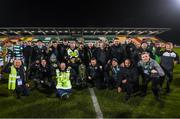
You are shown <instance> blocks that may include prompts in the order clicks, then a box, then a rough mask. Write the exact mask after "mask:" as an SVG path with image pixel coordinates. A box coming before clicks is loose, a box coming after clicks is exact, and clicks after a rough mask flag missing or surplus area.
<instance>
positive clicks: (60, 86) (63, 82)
mask: <svg viewBox="0 0 180 119" xmlns="http://www.w3.org/2000/svg"><path fill="white" fill-rule="evenodd" d="M56 79H57V83H56V89H57V97H61V98H63V99H67V98H69V96H70V94H71V93H72V85H71V80H73V72H72V69H70V68H67V67H66V64H65V63H61V64H60V65H59V68H58V69H56Z"/></svg>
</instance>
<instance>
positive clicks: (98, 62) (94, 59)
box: [0, 38, 179, 100]
mask: <svg viewBox="0 0 180 119" xmlns="http://www.w3.org/2000/svg"><path fill="white" fill-rule="evenodd" d="M4 50H5V53H3V52H4ZM3 54H5V55H3ZM178 63H179V56H178V54H177V53H176V52H174V51H173V44H172V43H170V42H167V43H165V47H161V45H158V44H154V43H153V42H149V41H148V40H143V41H142V43H141V44H137V45H135V44H134V43H133V42H132V40H131V38H128V39H127V40H126V42H125V43H123V44H121V43H120V42H119V40H118V39H117V38H115V39H114V40H113V41H110V42H105V41H102V40H98V42H97V43H96V44H95V43H92V42H89V43H87V44H85V43H83V42H78V41H71V42H69V41H68V40H63V41H62V42H58V41H57V40H56V39H53V40H52V41H51V43H49V44H45V43H43V42H42V41H41V40H38V41H36V42H33V43H32V42H31V41H28V42H24V43H21V42H16V43H14V44H13V43H11V42H9V43H6V44H1V46H0V67H1V75H0V76H1V80H2V81H3V80H5V81H6V78H5V77H4V73H8V74H9V78H8V89H9V90H13V91H15V94H16V96H17V98H20V97H21V95H29V93H30V91H29V89H32V88H33V89H38V90H42V89H43V90H45V91H50V94H52V93H54V92H56V96H57V97H61V98H65V99H66V98H69V96H70V94H71V93H72V89H73V88H78V89H81V88H86V87H90V88H92V87H96V88H97V89H105V88H108V89H117V92H119V93H120V92H125V93H126V95H125V100H129V98H130V97H131V96H132V94H133V93H136V92H140V96H146V94H147V87H148V84H149V82H152V92H153V94H154V96H155V98H156V99H157V100H160V94H161V91H162V90H161V89H162V87H163V82H164V80H166V93H167V94H170V91H171V90H170V83H171V81H172V80H173V68H174V64H178Z"/></svg>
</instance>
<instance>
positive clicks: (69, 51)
mask: <svg viewBox="0 0 180 119" xmlns="http://www.w3.org/2000/svg"><path fill="white" fill-rule="evenodd" d="M67 53H68V55H69V56H70V58H72V57H78V56H79V52H78V50H77V49H75V50H74V51H73V50H71V49H70V48H69V49H68V50H67Z"/></svg>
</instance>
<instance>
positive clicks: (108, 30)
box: [0, 27, 170, 36]
mask: <svg viewBox="0 0 180 119" xmlns="http://www.w3.org/2000/svg"><path fill="white" fill-rule="evenodd" d="M169 30H170V28H122V27H6V28H2V27H1V28H0V36H16V35H18V36H31V35H32V36H34V35H59V36H60V35H67V36H86V35H88V36H92V35H93V36H94V35H97V36H98V35H103V36H108V35H111V36H118V35H128V36H134V35H135V36H136V35H138V36H156V35H159V34H161V33H164V32H166V31H169Z"/></svg>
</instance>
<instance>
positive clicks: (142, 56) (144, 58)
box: [141, 53, 150, 63]
mask: <svg viewBox="0 0 180 119" xmlns="http://www.w3.org/2000/svg"><path fill="white" fill-rule="evenodd" d="M141 59H142V61H143V62H145V63H146V62H148V61H149V60H150V56H149V54H148V53H144V54H142V55H141Z"/></svg>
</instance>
